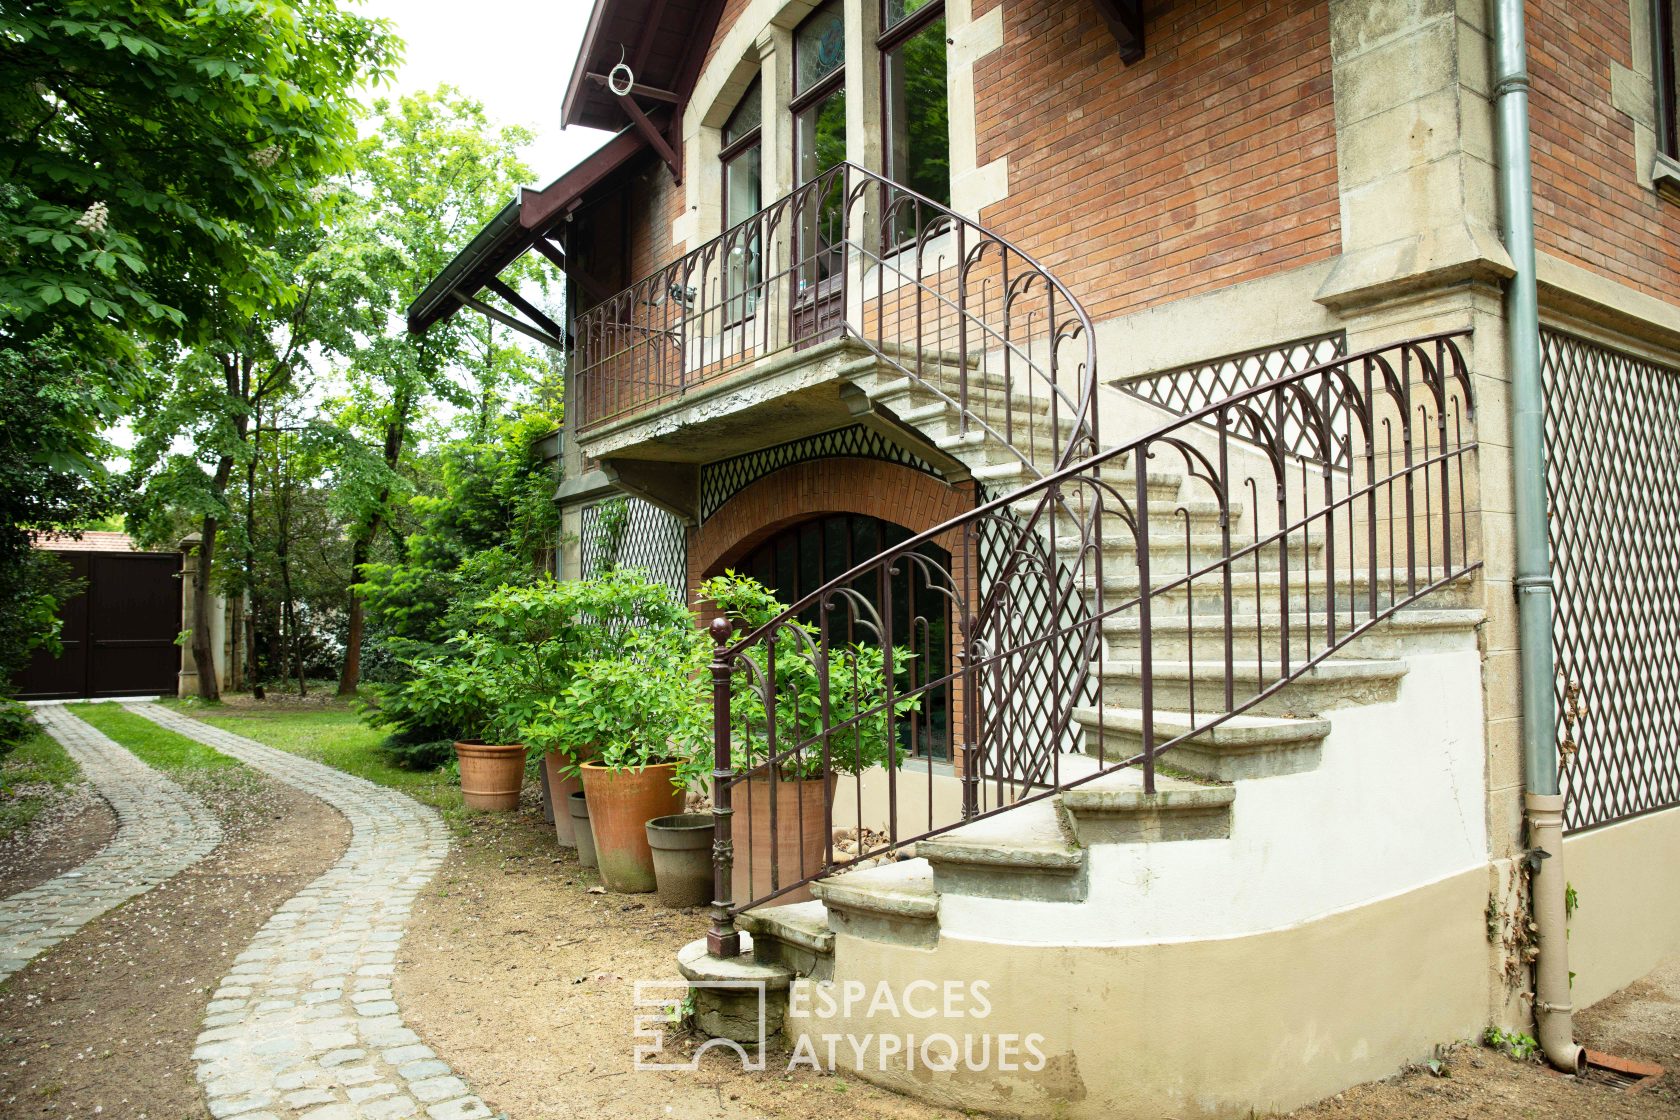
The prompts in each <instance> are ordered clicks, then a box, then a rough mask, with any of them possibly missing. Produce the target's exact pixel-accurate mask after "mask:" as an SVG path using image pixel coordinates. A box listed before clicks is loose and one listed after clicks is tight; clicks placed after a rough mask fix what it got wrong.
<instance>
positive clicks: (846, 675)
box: [699, 571, 922, 903]
mask: <svg viewBox="0 0 1680 1120" xmlns="http://www.w3.org/2000/svg"><path fill="white" fill-rule="evenodd" d="M699 594H700V596H701V597H702V598H703V599H707V600H710V601H711V602H712V603H713V604H715V605H716V606H717V607H718V609H719V610H721V611H722V612H723V613H724V615H725V616H726V617H728V618H730V619H731V620H732V621H734V622H735V623H736V624H737V625H738V626H743V627H746V628H748V629H752V628H757V627H759V626H763V625H765V624H766V623H769V622H770V621H772V620H774V619H776V618H778V617H780V616H781V615H782V614H784V613H785V612H786V610H787V608H786V607H785V606H783V604H781V603H780V602H778V601H777V600H776V597H775V596H774V595H773V594H771V593H770V591H769V590H767V589H766V588H765V587H764V586H763V585H761V584H759V583H757V582H756V581H754V580H752V579H749V578H747V577H745V576H740V575H737V574H736V573H734V572H732V571H731V572H725V573H724V574H723V575H721V576H715V577H713V578H712V579H709V580H707V581H706V582H705V583H703V584H701V586H700V589H699ZM817 637H818V635H817V633H816V631H815V629H814V628H813V627H811V626H810V625H808V624H806V623H803V622H800V621H799V620H797V619H793V618H788V619H784V620H783V621H782V622H781V623H780V624H779V625H778V628H777V633H776V639H777V640H776V643H775V646H776V658H775V675H774V679H773V680H772V678H771V675H770V673H769V656H768V651H767V648H766V647H765V645H764V644H763V643H759V644H757V645H755V646H752V647H750V648H749V649H748V651H747V655H746V656H747V657H748V659H749V660H751V661H752V663H753V670H752V671H751V672H750V673H740V674H737V675H736V677H735V681H734V687H733V689H732V692H731V696H730V717H731V723H732V725H733V732H732V737H731V764H732V766H733V768H734V770H735V772H736V774H737V775H745V777H744V778H740V779H738V780H737V781H736V784H735V787H734V791H733V796H732V798H731V807H732V808H733V809H734V829H733V835H734V837H735V862H734V878H733V891H734V897H735V900H736V902H745V901H747V900H749V899H754V898H762V897H764V896H765V895H767V894H769V893H770V892H771V891H773V890H778V889H780V888H782V887H784V886H786V885H787V884H789V883H792V882H796V881H798V880H800V879H804V878H807V877H809V876H812V875H816V874H818V873H820V872H821V871H822V869H823V867H824V865H825V863H826V862H827V859H828V851H829V842H830V837H831V832H830V827H831V822H832V821H833V804H834V791H835V782H836V779H837V776H838V775H840V774H851V775H860V774H862V773H863V772H864V771H866V770H869V769H871V768H873V767H876V766H883V765H887V764H888V763H889V762H891V763H892V764H893V765H897V766H902V765H903V764H904V759H905V755H906V753H907V752H905V751H903V750H897V751H893V750H889V749H888V746H889V739H888V725H889V721H888V718H887V705H886V697H887V673H886V657H885V655H884V654H883V652H882V651H881V650H880V649H879V648H877V647H874V646H866V645H861V644H858V643H848V644H845V645H836V646H831V647H829V649H828V650H827V651H826V652H824V651H822V650H821V649H820V647H819V643H818V641H817ZM912 656H913V655H912V654H911V653H910V651H909V650H906V649H900V648H895V649H894V651H893V666H894V674H893V675H894V677H895V679H896V678H898V677H899V676H900V675H901V674H902V675H903V676H904V677H905V678H906V681H907V679H908V670H909V665H910V661H911V658H912ZM823 657H826V659H827V670H828V673H827V676H828V710H827V721H826V724H825V722H824V712H823V705H822V696H823V690H822V677H823V674H822V671H821V670H822V665H821V664H820V662H819V658H823ZM900 685H901V686H902V687H908V685H907V683H906V682H905V681H900ZM771 697H773V699H774V706H775V713H776V728H775V731H776V736H775V741H776V750H777V757H775V758H771V757H770V755H769V742H770V736H769V730H770V727H769V717H768V714H767V713H768V705H767V704H766V700H767V698H771ZM921 702H922V701H921V697H920V696H912V697H908V698H904V699H901V700H898V701H895V702H894V704H893V705H892V710H893V712H894V714H895V715H896V716H906V715H909V714H910V713H911V712H913V711H915V710H916V709H917V708H918V707H919V706H920V704H921ZM825 744H826V747H827V759H826V763H825V759H824V746H825ZM800 747H803V749H796V748H800ZM772 820H774V822H775V823H774V828H772ZM772 851H774V853H775V854H774V863H775V874H774V875H772V868H771V863H772V855H771V853H772ZM808 898H810V892H809V891H808V890H806V889H805V888H803V887H801V888H799V889H798V890H796V891H790V892H788V893H786V894H783V895H779V896H778V897H777V902H778V903H791V902H801V901H804V900H806V899H808Z"/></svg>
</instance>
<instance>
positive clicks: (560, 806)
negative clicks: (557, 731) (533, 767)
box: [543, 753, 583, 848]
mask: <svg viewBox="0 0 1680 1120" xmlns="http://www.w3.org/2000/svg"><path fill="white" fill-rule="evenodd" d="M543 773H544V774H545V775H547V776H548V796H549V798H550V799H551V800H552V801H553V803H554V839H555V841H556V842H557V843H558V844H559V845H560V846H561V847H562V848H575V847H577V837H576V834H575V833H574V832H573V831H572V814H571V812H570V809H571V801H572V794H574V793H576V792H578V791H579V790H581V789H582V788H583V783H582V782H581V781H579V780H578V779H577V778H575V777H572V778H562V777H561V776H560V756H559V755H558V754H553V753H550V754H545V755H543Z"/></svg>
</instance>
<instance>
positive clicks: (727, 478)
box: [700, 424, 939, 521]
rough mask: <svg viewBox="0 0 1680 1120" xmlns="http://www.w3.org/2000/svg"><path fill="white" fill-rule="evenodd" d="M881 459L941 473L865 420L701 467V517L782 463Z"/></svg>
mask: <svg viewBox="0 0 1680 1120" xmlns="http://www.w3.org/2000/svg"><path fill="white" fill-rule="evenodd" d="M841 457H844V458H852V459H880V460H883V461H885V462H888V463H897V464H898V465H900V466H904V467H911V468H913V469H915V470H919V471H925V472H926V473H928V474H938V473H939V472H938V471H936V470H934V468H933V465H932V464H931V463H929V462H928V461H927V460H925V459H923V458H922V457H921V456H919V455H917V454H915V453H914V452H913V451H910V450H909V449H907V448H905V447H902V446H900V445H899V444H896V443H894V442H893V441H892V440H890V439H888V438H887V437H885V436H883V435H882V434H881V433H879V432H877V431H875V430H874V429H873V428H868V427H865V426H864V425H862V424H853V425H851V426H850V427H846V428H836V429H834V430H833V431H830V432H823V433H821V434H820V435H814V436H807V437H805V438H804V439H796V440H790V441H789V442H787V443H781V444H777V445H776V446H775V447H766V448H764V449H763V450H760V451H749V452H748V453H747V454H745V455H737V456H735V457H734V458H731V459H721V460H719V461H718V462H716V463H708V464H706V465H705V466H703V467H701V468H700V520H701V521H705V520H706V519H707V518H709V517H711V516H712V514H714V513H716V512H717V511H718V510H719V509H721V508H722V507H723V503H725V502H727V501H728V500H729V499H730V498H732V497H734V496H735V495H736V494H739V493H740V492H741V491H742V490H744V489H746V488H747V487H748V486H750V485H752V484H753V483H754V482H757V481H758V480H759V479H761V478H763V477H764V476H765V475H768V474H774V473H775V472H776V471H779V470H781V469H782V468H783V467H791V466H794V465H795V464H797V463H808V462H811V461H812V460H814V459H833V458H841Z"/></svg>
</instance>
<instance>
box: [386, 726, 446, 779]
mask: <svg viewBox="0 0 1680 1120" xmlns="http://www.w3.org/2000/svg"><path fill="white" fill-rule="evenodd" d="M379 753H380V754H382V755H384V756H385V758H386V759H387V760H389V762H390V763H391V765H393V766H396V767H399V768H400V769H403V770H416V771H426V770H436V769H437V768H438V767H439V766H442V765H444V764H445V763H447V762H448V761H449V760H450V759H451V758H454V757H455V741H454V740H453V739H427V738H425V737H423V736H422V735H416V734H415V733H414V732H409V731H398V732H396V733H394V734H392V735H387V736H386V737H385V738H384V740H382V741H381V742H380V744H379Z"/></svg>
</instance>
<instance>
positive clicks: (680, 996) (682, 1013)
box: [633, 980, 1046, 1073]
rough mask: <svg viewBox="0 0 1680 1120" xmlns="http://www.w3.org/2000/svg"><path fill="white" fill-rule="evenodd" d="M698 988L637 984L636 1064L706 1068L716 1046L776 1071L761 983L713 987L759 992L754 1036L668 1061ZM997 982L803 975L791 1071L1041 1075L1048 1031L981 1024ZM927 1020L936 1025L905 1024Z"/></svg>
mask: <svg viewBox="0 0 1680 1120" xmlns="http://www.w3.org/2000/svg"><path fill="white" fill-rule="evenodd" d="M698 987H699V985H695V984H690V983H688V982H687V981H683V980H638V981H636V984H635V999H634V1003H635V1006H636V1008H637V1009H638V1010H637V1013H636V1019H635V1024H636V1026H635V1031H634V1037H635V1038H636V1039H637V1040H638V1041H637V1044H636V1047H635V1052H634V1055H633V1057H634V1061H635V1068H636V1069H638V1070H697V1069H699V1068H700V1060H701V1058H702V1057H704V1056H705V1054H706V1052H707V1051H708V1050H711V1049H714V1048H720V1049H727V1050H733V1051H734V1052H735V1053H736V1055H737V1056H738V1057H739V1058H740V1061H741V1068H742V1069H745V1070H749V1071H755V1072H756V1071H761V1070H764V1069H765V1068H767V1063H768V1055H767V1054H766V1049H767V1047H766V1042H767V1041H768V1039H769V1033H770V1032H769V1029H768V1026H767V1023H768V1005H767V996H766V993H765V989H764V986H763V985H762V983H760V982H759V981H755V980H732V981H708V982H707V983H706V984H705V985H704V987H705V988H706V989H707V990H708V991H714V992H717V991H740V992H747V993H750V995H751V999H750V1000H747V999H742V1000H739V1001H738V1002H739V1004H740V1009H739V1014H740V1015H741V1017H742V1019H743V1020H745V1019H746V1018H747V1015H748V1014H749V1013H750V1012H749V1008H751V1007H756V1016H755V1017H754V1018H753V1020H752V1021H754V1022H756V1024H757V1036H756V1040H755V1041H754V1042H752V1043H745V1044H744V1043H740V1042H736V1041H732V1040H730V1039H726V1038H713V1039H708V1040H707V1041H706V1042H705V1043H703V1044H702V1045H701V1046H700V1047H699V1048H697V1049H696V1050H695V1051H694V1053H693V1054H692V1055H691V1056H689V1057H688V1059H687V1060H685V1061H668V1060H664V1058H665V1041H666V1034H667V1032H668V1031H677V1030H680V1029H681V1028H682V1027H683V1024H684V1020H685V1019H686V1017H687V1016H688V1014H689V1013H690V1011H691V1010H692V1006H693V1004H692V1001H691V998H690V997H691V996H692V995H693V993H694V992H695V991H696V989H697V988H698ZM990 988H991V985H990V984H989V983H987V982H986V981H984V980H971V981H958V980H949V981H946V982H944V983H943V984H940V983H936V982H934V981H932V980H912V981H910V982H909V983H908V984H905V985H903V987H902V988H899V987H895V986H893V985H892V984H891V983H889V982H887V981H881V982H880V983H878V984H875V985H873V986H871V985H868V984H865V983H864V982H863V981H861V980H846V981H842V982H838V983H837V982H834V981H812V980H795V981H794V982H793V984H792V985H791V986H790V989H789V991H788V993H787V996H788V1007H787V1021H788V1023H790V1024H792V1025H794V1026H795V1027H796V1029H795V1030H793V1031H792V1032H790V1033H792V1034H793V1035H794V1041H793V1047H792V1051H791V1053H789V1055H788V1056H787V1059H786V1068H787V1070H788V1072H792V1071H794V1070H797V1069H801V1068H805V1069H810V1070H812V1071H816V1072H830V1073H831V1072H834V1071H835V1070H837V1069H843V1068H849V1069H853V1070H861V1069H866V1068H870V1067H874V1068H875V1069H878V1070H879V1071H881V1072H883V1073H884V1072H887V1071H888V1070H892V1069H899V1068H903V1069H906V1070H918V1069H921V1070H928V1071H930V1072H933V1073H951V1072H954V1071H956V1070H959V1069H962V1070H967V1071H969V1072H971V1073H1012V1072H1022V1073H1037V1072H1039V1071H1040V1070H1042V1069H1044V1067H1045V1065H1046V1058H1045V1053H1044V1036H1043V1035H1042V1034H1036V1033H1027V1034H1023V1033H1020V1032H1012V1031H986V1030H979V1029H971V1028H974V1027H977V1026H978V1025H979V1024H980V1023H982V1022H984V1020H986V1019H988V1018H989V1017H990V1016H991V1013H992V1002H991V999H990V998H989V996H988V992H989V991H990ZM934 1020H937V1022H934ZM919 1023H926V1024H927V1025H928V1026H929V1027H930V1028H931V1029H930V1030H928V1031H925V1032H924V1031H917V1030H910V1031H906V1030H904V1029H903V1028H904V1027H905V1026H906V1025H907V1024H908V1025H910V1026H915V1025H917V1024H919ZM827 1028H834V1029H827Z"/></svg>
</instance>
